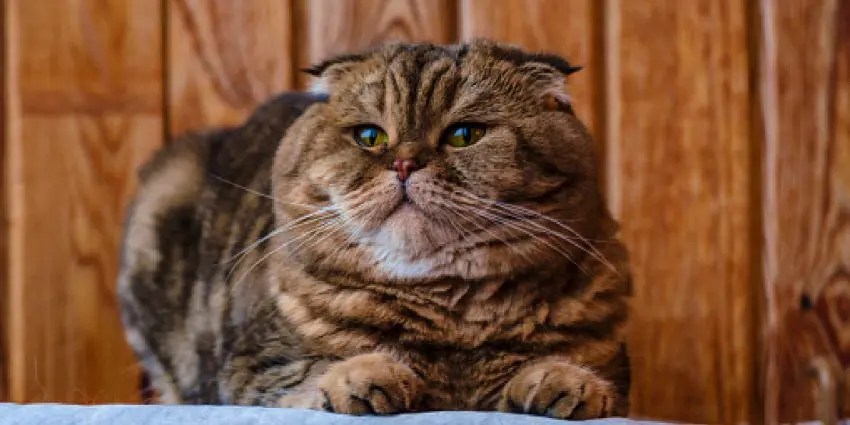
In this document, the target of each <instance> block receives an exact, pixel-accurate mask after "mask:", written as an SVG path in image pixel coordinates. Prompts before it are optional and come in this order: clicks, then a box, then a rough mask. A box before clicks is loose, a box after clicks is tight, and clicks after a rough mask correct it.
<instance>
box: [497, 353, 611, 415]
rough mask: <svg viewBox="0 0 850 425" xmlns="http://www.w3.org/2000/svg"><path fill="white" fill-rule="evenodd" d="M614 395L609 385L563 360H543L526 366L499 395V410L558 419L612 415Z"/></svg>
mask: <svg viewBox="0 0 850 425" xmlns="http://www.w3.org/2000/svg"><path fill="white" fill-rule="evenodd" d="M615 397H616V393H615V391H614V386H613V385H611V383H610V382H608V381H606V380H604V379H602V378H600V377H599V376H597V375H596V374H595V373H593V372H592V371H590V370H588V369H586V368H583V367H581V366H576V365H574V364H571V363H569V362H566V361H555V360H553V361H542V362H538V363H535V364H532V365H530V366H527V367H525V368H523V369H521V370H520V371H519V373H518V374H517V375H516V376H514V378H513V379H511V380H510V381H509V382H508V384H507V385H505V389H504V391H503V392H502V398H501V400H500V401H499V410H501V411H503V412H513V413H529V414H533V415H542V416H548V417H552V418H557V419H594V418H604V417H608V416H611V412H612V411H613V406H614V401H615Z"/></svg>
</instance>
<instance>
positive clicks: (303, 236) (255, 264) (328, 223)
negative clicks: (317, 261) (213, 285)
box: [230, 219, 338, 293]
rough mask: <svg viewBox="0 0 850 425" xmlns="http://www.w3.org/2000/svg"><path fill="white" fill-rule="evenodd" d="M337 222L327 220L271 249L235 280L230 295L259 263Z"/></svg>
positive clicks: (335, 220)
mask: <svg viewBox="0 0 850 425" xmlns="http://www.w3.org/2000/svg"><path fill="white" fill-rule="evenodd" d="M337 221H338V219H330V220H328V222H327V223H324V224H322V225H321V226H319V227H317V228H315V229H313V230H310V231H309V232H306V233H304V234H303V235H299V236H297V237H295V238H293V239H290V240H288V241H286V242H284V243H282V244H280V245H279V246H278V247H276V248H275V249H273V250H271V251H269V252H267V253H266V254H265V255H263V256H262V257H260V259H259V260H257V261H255V262H254V264H252V265H251V267H249V268H248V270H247V271H246V272H245V273H243V274H242V275H241V276H240V277H239V279H237V280H236V282H235V283H234V284H233V286H231V288H230V292H231V293H232V292H233V291H234V290H236V288H237V287H238V286H239V285H240V284H241V283H242V281H244V280H245V278H246V277H248V275H250V274H251V272H253V271H254V269H256V268H257V266H259V265H260V263H262V262H263V261H265V260H266V259H268V258H269V257H271V256H272V255H273V254H275V253H277V252H280V250H282V249H284V248H286V247H287V246H288V245H290V244H292V243H293V242H297V241H299V240H302V239H304V238H312V237H313V236H315V235H316V234H319V233H321V232H322V231H323V230H325V229H327V228H328V227H332V226H334V225H336V224H337V223H336V222H337ZM234 268H235V267H234ZM231 273H232V271H231Z"/></svg>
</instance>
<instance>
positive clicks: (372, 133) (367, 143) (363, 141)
mask: <svg viewBox="0 0 850 425" xmlns="http://www.w3.org/2000/svg"><path fill="white" fill-rule="evenodd" d="M351 135H352V137H354V141H356V142H357V143H358V144H359V145H360V146H363V147H364V148H374V147H375V146H381V145H385V144H387V143H388V142H389V141H390V136H388V135H387V132H386V131H384V130H383V129H382V128H381V127H378V126H376V125H361V126H357V127H354V129H353V130H352V134H351Z"/></svg>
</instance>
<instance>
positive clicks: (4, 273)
mask: <svg viewBox="0 0 850 425" xmlns="http://www.w3.org/2000/svg"><path fill="white" fill-rule="evenodd" d="M0 70H2V72H3V75H6V2H3V4H2V5H0ZM0 99H3V102H2V103H0V131H3V132H4V133H5V131H6V101H5V99H6V83H5V81H4V82H3V83H0ZM0 199H2V200H3V205H2V207H0V402H3V401H8V400H9V373H8V372H7V369H8V367H9V365H8V359H7V358H8V352H9V351H8V350H9V348H8V343H7V341H6V340H7V338H8V329H7V328H8V325H9V319H8V316H7V314H8V307H9V306H8V304H9V288H8V287H7V285H8V283H9V266H8V263H7V261H8V259H9V257H8V249H7V248H8V247H7V245H8V237H9V232H8V228H7V226H6V223H7V221H6V213H7V209H8V200H7V198H6V135H5V134H3V135H2V136H0Z"/></svg>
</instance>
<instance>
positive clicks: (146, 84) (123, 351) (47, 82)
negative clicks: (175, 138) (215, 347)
mask: <svg viewBox="0 0 850 425" xmlns="http://www.w3.org/2000/svg"><path fill="white" fill-rule="evenodd" d="M158 4H159V3H151V2H149V1H147V0H108V1H104V0H75V1H62V2H42V1H37V2H33V1H25V0H10V1H9V2H6V5H7V7H8V10H7V14H6V17H7V19H6V25H7V26H8V27H7V35H8V42H7V48H8V55H7V57H8V63H7V65H8V66H7V74H6V84H7V87H8V100H7V105H8V108H9V109H8V113H7V124H8V125H7V128H6V136H7V138H6V141H7V144H8V146H7V153H8V158H7V159H8V161H7V163H8V164H9V170H8V172H7V174H6V175H7V178H8V185H7V187H8V189H9V191H8V194H7V200H8V203H9V208H10V214H9V215H10V217H9V233H10V237H9V240H10V246H9V252H10V260H9V267H10V279H9V285H10V288H9V289H10V307H11V308H10V311H9V327H10V332H9V334H10V338H9V342H10V347H9V349H10V369H9V370H10V374H11V398H12V400H13V401H16V402H34V401H62V402H70V403H100V402H129V401H133V400H135V399H136V398H137V391H136V385H137V382H138V380H137V370H136V366H135V364H136V361H135V359H134V357H133V356H132V355H131V353H130V351H129V348H128V347H127V346H126V344H125V343H124V338H123V331H122V328H121V323H120V320H119V315H118V306H117V298H116V295H115V288H114V285H115V277H116V274H117V256H118V248H119V238H120V233H121V226H122V222H123V217H124V208H125V204H126V202H127V200H128V197H129V195H130V194H131V193H132V190H133V187H134V185H135V171H136V168H137V166H138V165H139V164H140V163H141V162H142V161H143V160H145V159H147V158H148V157H149V155H150V153H151V151H152V150H153V149H154V148H156V147H157V146H159V145H160V144H161V142H162V134H163V130H162V122H161V105H162V91H161V85H162V81H161V50H160V48H159V46H160V34H161V26H160V24H161V20H160V19H161V14H160V10H159V9H158ZM47 29H49V30H47Z"/></svg>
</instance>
